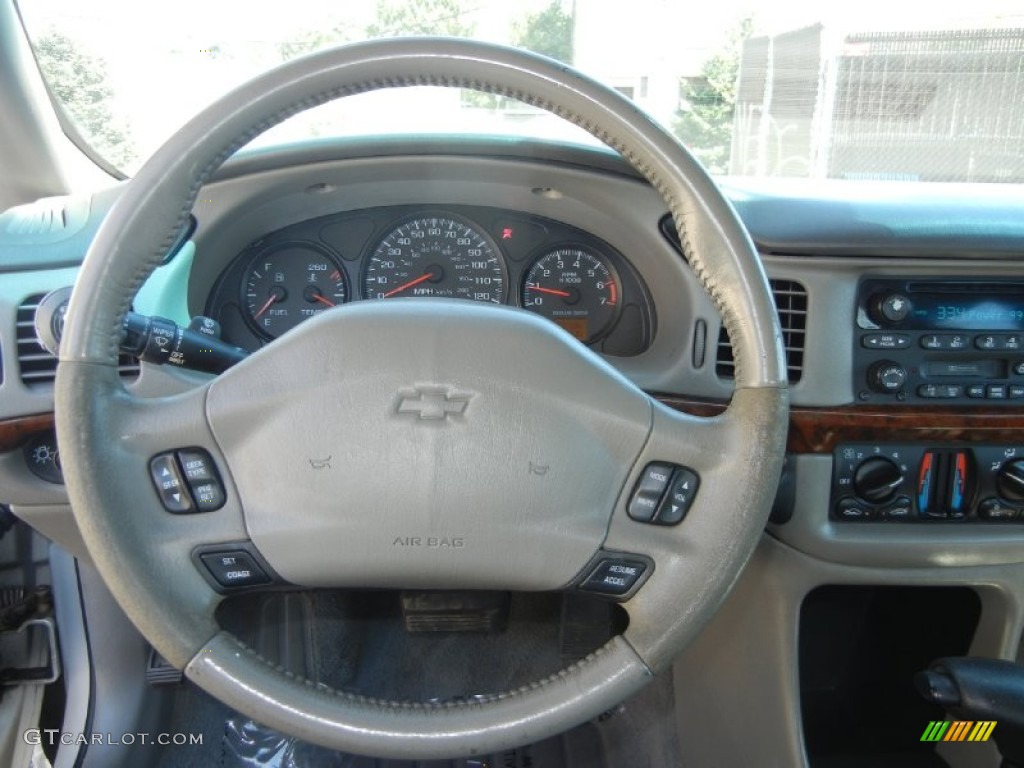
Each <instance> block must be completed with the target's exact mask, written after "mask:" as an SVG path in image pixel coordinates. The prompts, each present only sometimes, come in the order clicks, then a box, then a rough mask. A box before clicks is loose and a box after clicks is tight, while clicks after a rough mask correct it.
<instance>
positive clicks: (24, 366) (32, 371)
mask: <svg viewBox="0 0 1024 768" xmlns="http://www.w3.org/2000/svg"><path fill="white" fill-rule="evenodd" d="M45 295H46V294H43V293H39V294H36V295H35V296H29V297H28V298H27V299H25V301H23V302H22V303H21V306H20V307H18V313H17V318H16V322H17V341H18V369H19V370H20V372H21V380H22V382H24V383H25V385H26V386H28V387H32V388H37V387H48V386H50V385H52V384H53V379H54V377H55V376H56V374H57V358H55V357H54V356H53V355H51V354H50V353H49V352H47V351H46V349H45V347H43V346H42V345H41V344H40V343H39V340H38V339H37V338H36V323H35V319H36V307H38V306H39V302H40V301H41V300H42V298H43V296H45ZM118 370H119V371H120V372H121V375H122V376H125V377H135V376H138V375H139V363H138V361H137V360H135V358H133V357H129V356H128V355H121V357H120V358H119V359H118Z"/></svg>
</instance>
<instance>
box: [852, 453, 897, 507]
mask: <svg viewBox="0 0 1024 768" xmlns="http://www.w3.org/2000/svg"><path fill="white" fill-rule="evenodd" d="M902 482H903V470H901V469H900V468H899V467H898V466H896V464H895V462H893V461H891V460H889V459H886V458H882V457H881V456H872V457H871V458H870V459H867V460H866V461H863V462H861V464H860V466H859V467H857V470H856V471H855V472H854V474H853V490H854V491H855V492H856V494H857V495H858V496H860V497H861V498H862V499H864V500H866V501H874V502H883V501H888V500H889V499H891V498H892V497H893V496H895V495H896V489H897V488H899V487H900V483H902Z"/></svg>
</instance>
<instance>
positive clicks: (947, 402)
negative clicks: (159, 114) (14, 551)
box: [0, 139, 1024, 765]
mask: <svg viewBox="0 0 1024 768" xmlns="http://www.w3.org/2000/svg"><path fill="white" fill-rule="evenodd" d="M723 184H724V187H725V190H726V192H727V195H728V196H729V198H730V199H731V201H732V203H733V205H734V206H735V208H736V210H737V212H738V213H739V215H740V217H741V218H742V220H743V221H744V223H745V224H746V226H747V228H748V230H749V231H750V233H751V237H752V238H753V240H754V243H755V245H756V246H757V249H758V252H759V254H760V256H761V259H762V264H763V266H764V269H765V271H766V273H767V275H768V278H769V280H770V283H771V287H772V291H773V294H774V297H775V301H776V306H777V309H778V311H779V315H780V320H781V325H782V329H783V334H784V341H785V346H786V353H787V364H788V371H789V379H790V393H791V402H792V410H791V417H790V429H789V435H788V441H787V450H788V452H789V459H788V461H787V466H786V470H785V475H784V477H783V479H782V483H781V484H780V497H779V500H777V505H776V510H775V511H774V512H773V517H772V521H771V522H770V523H769V526H768V529H767V533H766V535H765V537H764V540H763V542H762V544H761V545H760V546H759V548H758V551H757V552H756V553H755V556H754V559H753V561H752V562H751V565H750V567H749V568H748V570H747V571H746V573H745V575H744V577H743V578H742V580H741V582H740V584H739V585H738V586H737V589H736V591H735V593H734V596H733V597H732V598H730V601H729V602H728V604H727V605H726V608H725V609H724V610H723V611H722V613H721V614H720V615H719V617H718V618H716V620H715V622H714V623H713V624H712V625H711V626H710V627H709V628H708V629H707V630H706V631H705V632H704V633H703V634H702V635H701V637H700V638H699V639H698V641H697V642H696V643H695V645H694V646H693V649H692V650H691V651H690V652H688V653H687V655H686V657H685V658H684V659H682V660H681V661H680V663H679V665H678V666H677V672H676V674H677V676H678V679H679V681H680V685H681V686H685V689H686V690H687V691H690V692H692V694H693V695H692V702H693V706H690V707H687V706H686V705H683V706H682V711H681V712H680V714H679V716H680V718H681V719H682V720H685V721H686V723H687V725H686V726H685V727H684V726H681V727H682V728H683V729H684V730H685V732H686V733H687V735H688V738H689V743H690V746H691V749H692V750H694V751H695V752H697V753H706V754H708V755H714V756H716V757H719V758H721V759H718V760H717V762H716V761H715V760H714V759H712V760H710V761H709V764H727V763H729V764H756V763H757V762H758V760H759V758H760V756H762V755H763V754H776V755H780V756H782V757H780V758H779V763H778V764H787V765H790V764H791V765H796V764H800V763H801V759H800V755H801V754H802V750H803V746H802V744H801V743H799V741H797V742H794V740H793V739H792V738H791V737H790V734H793V733H799V732H800V729H801V727H802V726H801V724H800V723H801V722H803V727H807V728H808V729H810V728H811V725H809V722H808V721H807V720H806V719H804V720H801V711H800V706H801V700H802V699H803V700H808V699H809V697H811V696H812V694H813V691H814V690H817V689H815V688H814V684H813V681H812V682H810V683H809V682H807V681H806V680H805V678H804V676H805V673H806V667H805V666H803V664H802V662H801V661H800V660H798V658H797V650H796V649H797V648H798V647H800V646H801V643H800V642H799V641H798V633H799V632H800V631H801V630H800V627H801V626H803V624H801V621H800V617H801V611H803V610H805V608H806V605H807V604H808V601H809V596H810V595H812V594H813V593H815V592H816V590H819V589H824V588H827V589H834V588H837V587H842V586H852V585H856V586H857V588H871V589H873V590H886V592H885V594H893V595H895V594H897V591H896V590H899V589H905V588H912V589H919V590H921V589H933V590H939V591H940V593H941V595H945V594H946V592H943V590H955V589H959V588H962V587H965V586H966V587H970V588H971V589H973V590H974V591H975V592H976V593H977V594H978V595H980V601H981V607H980V608H979V609H978V610H979V614H978V616H976V617H974V618H972V619H966V618H964V617H963V616H962V615H960V614H950V616H949V621H950V622H951V623H958V622H959V623H964V622H968V621H969V622H970V624H971V627H972V628H973V632H972V633H971V635H970V637H971V639H970V641H969V642H970V647H969V649H968V648H966V647H965V648H962V649H960V650H959V651H956V652H966V651H967V650H970V652H971V653H975V654H978V655H990V656H1003V657H1008V656H1013V655H1014V654H1015V653H1016V649H1017V642H1018V638H1019V637H1020V634H1021V630H1022V628H1024V554H1022V553H1024V462H1022V461H1019V460H1020V459H1021V458H1022V457H1024V439H1022V437H1021V427H1022V426H1024V407H1022V406H1024V351H1021V347H1022V345H1024V325H1022V320H1021V312H1022V310H1024V298H1022V297H1024V289H1022V288H1021V286H1022V285H1024V261H1022V259H1024V201H1022V200H1021V199H1020V196H1019V194H1017V193H1016V192H1015V190H1013V189H1001V188H997V187H994V185H990V186H989V187H986V188H984V189H979V188H978V187H957V186H955V185H925V184H913V185H909V184H900V183H885V184H872V183H855V182H838V183H835V184H831V183H821V184H818V185H813V186H808V185H807V184H796V183H793V184H790V183H788V182H786V181H785V180H765V181H748V180H725V181H724V182H723ZM117 195H118V189H117V188H114V189H111V190H108V191H106V192H103V193H100V194H97V195H94V196H90V197H88V198H68V199H59V200H50V201H42V202H41V203H39V204H36V205H35V206H34V207H33V206H29V207H25V208H23V209H21V210H18V209H15V210H13V211H8V212H6V213H4V214H2V215H0V322H2V325H0V354H2V363H3V374H4V376H3V384H2V386H0V421H2V422H3V426H2V428H0V443H2V447H3V449H4V452H0V487H2V488H3V491H4V495H5V497H6V498H4V499H3V500H2V501H4V502H6V503H9V504H11V505H12V507H13V509H14V510H15V512H16V513H17V514H19V515H20V516H21V517H23V518H24V519H25V520H27V521H29V522H31V523H32V524H33V525H34V526H35V527H36V528H38V529H39V530H40V531H42V532H44V533H45V534H46V535H48V536H49V537H50V538H51V539H53V540H54V541H57V542H59V543H61V544H62V545H63V546H65V547H66V548H67V549H69V550H70V551H72V552H74V553H76V554H80V555H84V554H85V553H84V549H83V548H82V545H81V542H80V540H79V539H78V535H77V531H76V529H75V524H74V520H73V517H72V515H71V512H70V509H69V507H68V506H67V499H66V496H65V495H64V492H63V488H62V486H61V485H60V483H59V474H56V475H54V474H51V476H50V477H49V478H47V477H44V476H43V475H42V474H41V467H43V468H44V469H47V470H48V471H49V470H52V468H53V467H52V466H51V467H48V468H47V467H46V466H45V465H46V464H47V462H49V464H50V465H53V464H55V462H56V461H57V458H56V455H55V454H56V447H55V444H53V443H52V437H51V436H52V432H51V431H50V430H52V416H51V415H50V414H51V412H52V407H53V398H52V383H51V382H52V370H53V368H54V367H55V365H54V362H53V360H52V356H51V357H49V358H47V357H46V353H45V350H41V349H40V348H38V345H35V346H33V345H34V344H35V341H34V331H33V330H32V328H33V311H34V310H33V308H34V306H35V305H34V304H33V302H38V300H39V297H41V296H42V295H43V294H45V293H48V292H49V291H51V290H54V289H57V288H62V287H65V286H69V285H72V284H73V283H74V279H75V274H76V270H77V266H78V264H79V263H80V261H81V258H82V256H83V255H84V253H85V251H86V249H87V247H88V244H89V242H90V240H91V238H92V236H93V234H94V233H95V231H96V229H97V227H98V226H99V225H100V222H101V221H102V218H103V215H104V213H105V212H106V211H107V210H108V209H109V207H110V205H111V204H112V202H113V201H114V200H115V199H116V198H117ZM193 216H194V218H195V221H196V226H195V229H194V231H193V232H192V233H191V235H190V237H189V238H188V239H187V241H186V242H184V243H180V244H178V245H177V246H175V248H174V249H172V252H171V253H169V254H168V259H167V261H166V262H165V264H164V265H163V266H161V267H159V268H158V269H157V270H156V272H155V273H154V275H153V276H152V277H151V278H150V279H149V281H148V282H147V283H146V284H145V285H144V286H143V288H142V289H141V290H140V292H139V294H138V296H137V297H136V300H135V306H134V308H135V311H137V312H139V313H141V314H145V315H153V316H162V317H167V318H169V319H171V320H173V321H175V322H177V323H178V324H180V325H187V324H188V323H189V322H190V321H191V320H192V318H193V317H195V316H197V315H203V316H206V317H209V318H212V319H213V320H214V321H216V323H217V324H218V325H219V327H220V333H221V336H222V338H223V339H224V340H226V341H228V342H230V343H232V344H235V345H238V346H241V347H244V348H245V349H247V350H255V349H257V348H258V347H260V346H263V345H266V344H269V343H272V341H273V339H275V338H277V337H280V336H281V335H283V334H286V333H288V332H289V331H290V330H291V329H293V328H295V327H296V326H297V325H299V324H300V323H301V322H303V321H304V320H305V319H306V318H309V317H313V316H315V315H316V314H319V313H322V312H327V311H333V307H336V306H338V305H345V304H349V303H352V302H360V301H378V300H387V301H392V300H394V301H397V300H403V299H405V298H406V297H408V298H426V299H428V300H429V299H430V298H431V297H448V298H462V299H465V300H470V301H482V302H490V303H498V304H505V305H508V306H511V307H517V308H519V309H521V310H522V311H527V312H534V313H538V314H540V315H542V316H544V317H546V318H547V319H549V320H550V321H551V322H553V323H555V324H557V325H559V326H560V327H561V328H562V329H563V330H564V331H566V332H567V333H569V334H570V335H572V336H573V337H575V338H576V340H577V342H578V343H580V344H586V345H588V346H590V347H591V348H592V349H593V350H594V351H595V352H597V353H598V354H600V355H601V356H603V357H604V359H605V360H606V361H607V362H608V363H609V365H612V366H614V367H615V368H616V369H617V370H618V371H619V372H620V373H621V374H622V375H624V376H626V377H628V378H629V379H631V380H632V381H633V382H634V383H636V384H637V385H638V386H640V387H641V388H642V389H644V390H646V391H648V392H650V393H652V394H655V395H656V396H657V397H658V398H659V399H660V400H661V401H662V403H664V404H665V405H666V406H667V407H671V408H676V409H679V410H683V411H687V412H690V413H693V414H697V415H701V416H714V415H715V414H717V413H720V412H721V411H722V409H723V408H724V407H725V404H726V403H727V402H728V400H729V397H730V395H731V393H732V390H733V379H732V374H733V368H732V354H731V348H730V344H729V339H728V336H727V335H726V334H725V333H724V331H723V330H722V323H721V320H720V318H719V316H718V312H717V310H716V308H715V307H714V305H713V303H712V302H711V300H710V299H709V298H708V297H707V295H706V294H705V293H704V291H703V288H702V287H701V284H700V281H699V279H698V278H697V276H696V275H695V274H694V272H693V270H692V269H691V268H690V266H689V265H688V264H687V262H686V259H685V257H684V255H683V253H682V251H681V249H680V247H679V243H678V239H677V238H676V236H675V234H674V233H673V232H672V229H671V227H670V226H667V225H666V207H665V205H664V203H663V201H662V200H661V199H660V197H659V195H658V194H657V193H656V192H655V191H654V190H652V189H651V188H650V187H649V186H648V185H647V184H646V183H644V182H643V181H642V180H641V179H640V178H638V176H637V175H636V174H635V173H634V172H633V171H632V170H631V169H630V168H629V167H628V166H627V165H626V164H625V163H624V162H623V161H622V160H620V159H619V158H618V157H617V156H614V155H612V154H610V153H608V152H604V151H600V150H596V149H590V148H583V147H574V146H565V145H553V144H543V143H533V142H523V141H508V140H483V139H481V140H467V141H458V142H454V141H447V140H443V139H438V140H431V139H422V140H397V141H385V140H380V141H349V142H345V143H344V144H340V145H338V144H331V143H327V142H324V143H314V144H310V145H306V146H297V147H293V148H290V149H283V150H277V151H265V150H264V151H254V152H250V153H248V154H246V155H241V156H238V157H236V158H234V159H233V160H231V161H230V162H229V163H228V164H226V165H225V166H224V167H223V168H222V169H221V171H220V172H219V173H218V174H217V175H216V177H215V178H214V180H213V181H212V182H210V183H209V184H208V185H207V186H206V187H205V188H204V189H203V191H202V193H201V194H200V196H199V199H198V202H197V203H196V205H195V208H194V210H193ZM54 222H55V223H54ZM955 337H956V338H955ZM40 371H42V373H41V374H40V373H39V372H40ZM125 374H126V380H127V381H128V382H129V386H131V387H134V388H136V389H137V390H138V391H140V392H142V393H153V394H155V395H159V394H169V393H174V392H178V391H181V390H182V389H185V388H187V387H188V386H190V385H193V384H194V383H195V382H196V381H199V380H201V375H200V374H193V373H184V372H180V371H175V370H172V369H170V368H169V367H162V368H160V367H155V366H151V365H148V364H143V365H142V366H140V367H126V371H125ZM47 440H50V441H51V442H49V443H48V442H47ZM42 448H45V449H46V450H42ZM58 468H59V467H58ZM742 472H743V468H742V467H737V468H736V473H737V478H738V479H741V478H742ZM872 594H874V593H872ZM898 594H900V595H902V594H903V593H898ZM915 594H922V593H920V592H918V593H915ZM906 599H907V600H908V601H910V602H912V599H916V598H910V597H908V598H906ZM900 600H903V598H902V597H901V598H900ZM838 604H839V603H831V604H830V605H831V608H830V610H833V609H834V610H839V609H838V608H836V607H835V606H836V605H838ZM904 607H905V606H904V605H903V603H899V604H898V606H897V610H896V612H897V613H899V612H900V610H902V609H903V608H904ZM850 610H851V611H854V610H855V608H851V609H850ZM836 615H837V616H839V618H838V619H836V623H837V625H841V624H842V621H841V619H842V618H843V616H844V615H845V614H842V615H840V614H836ZM940 635H942V633H941V632H939V633H935V634H934V637H933V636H931V635H930V636H928V637H922V636H920V635H918V634H915V633H914V631H912V630H911V629H909V628H908V629H907V633H906V636H905V637H903V636H895V635H893V636H892V637H888V638H887V636H886V635H885V632H884V631H883V630H879V635H878V637H872V638H870V640H871V643H874V645H872V647H877V648H881V647H883V646H884V645H885V643H886V642H891V643H892V646H893V648H894V649H895V650H894V655H897V656H898V655H900V654H901V653H902V652H903V651H904V650H907V649H909V648H910V647H911V646H913V650H914V653H915V654H920V653H924V654H929V653H933V654H939V653H941V652H946V651H945V649H944V646H943V647H940V645H939V644H938V640H936V639H935V637H939V636H940ZM751 637H757V638H758V642H757V643H754V644H752V643H751V642H750V641H749V638H751ZM841 640H842V638H839V639H838V640H835V642H833V641H832V640H829V641H828V642H824V641H822V640H821V638H809V639H805V641H804V642H803V646H802V647H803V648H809V647H817V645H816V644H820V645H822V646H828V648H829V649H831V650H832V651H834V650H835V648H836V647H838V646H837V645H836V643H839V642H840V641H841ZM830 643H832V644H831V645H830ZM829 652H831V651H829ZM801 653H803V651H801ZM851 653H852V651H851ZM822 654H824V655H827V654H826V651H825V650H822ZM824 655H823V656H822V658H824ZM872 658H873V657H872ZM915 658H916V657H915ZM818 661H820V659H819V660H818ZM846 661H847V659H846V658H845V657H843V658H840V659H838V660H836V662H835V663H836V664H837V666H839V667H841V666H842V665H843V664H844V663H845V662H846ZM723 670H727V673H728V674H729V675H733V676H735V678H736V679H744V680H746V681H748V685H744V686H728V687H727V688H728V690H726V689H724V688H723V686H721V685H720V680H721V675H722V674H725V672H723ZM819 682H820V681H819ZM826 682H828V681H827V680H826ZM822 685H824V683H822ZM826 687H827V686H826ZM681 689H682V688H681ZM709 700H710V701H712V702H713V705H712V706H706V705H705V703H706V702H707V701H709ZM896 700H899V701H902V700H901V699H896V698H894V701H896ZM768 701H771V702H773V703H774V706H772V707H767V708H766V707H764V703H765V702H768ZM766 710H770V711H768V712H767V713H766ZM716 711H717V712H723V711H728V712H732V713H735V714H736V716H737V717H743V715H744V714H745V713H746V714H749V717H748V718H746V720H747V721H748V722H755V721H756V722H758V723H760V725H759V726H758V728H759V729H760V730H759V732H758V733H757V734H756V738H754V737H752V738H749V739H745V740H735V739H734V738H731V737H730V736H729V729H730V728H731V727H732V725H730V723H723V722H721V720H720V719H716V718H715V717H713V713H714V712H716ZM866 711H867V710H866ZM871 711H875V710H874V709H871ZM727 719H728V718H727ZM723 745H728V746H723ZM723 750H724V752H728V753H729V758H728V759H726V758H725V757H723Z"/></svg>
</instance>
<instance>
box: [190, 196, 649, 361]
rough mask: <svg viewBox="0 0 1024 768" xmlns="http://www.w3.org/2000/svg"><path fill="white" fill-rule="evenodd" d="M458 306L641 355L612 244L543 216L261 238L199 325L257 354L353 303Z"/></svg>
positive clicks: (353, 221) (340, 216)
mask: <svg viewBox="0 0 1024 768" xmlns="http://www.w3.org/2000/svg"><path fill="white" fill-rule="evenodd" d="M426 297H440V298H456V299H464V300H469V301H482V302H488V303H493V304H506V305H509V306H516V307H521V308H523V309H525V310H527V311H530V312H534V313H537V314H539V315H541V316H542V317H545V318H547V319H549V320H551V321H552V322H554V323H555V324H557V325H559V326H560V327H562V328H563V329H564V330H566V331H567V332H568V333H570V334H571V335H572V336H574V337H575V338H576V339H578V340H579V341H580V342H581V343H584V344H586V345H588V346H591V347H592V348H594V349H596V350H598V351H600V352H603V353H605V354H609V355H616V356H621V357H629V356H634V355H639V354H642V353H643V351H644V350H645V349H646V348H647V347H648V346H649V345H650V339H651V336H652V335H653V332H654V314H653V312H652V308H651V304H650V300H649V297H648V292H647V289H646V287H645V286H644V284H643V282H642V281H641V280H640V278H639V277H638V276H637V273H636V271H635V269H634V268H633V266H632V264H631V263H630V262H629V261H628V260H627V259H626V258H625V257H624V256H623V255H622V254H621V253H620V252H619V251H618V250H617V249H615V248H614V247H612V246H611V245H609V244H608V243H607V242H604V241H602V240H601V239H599V238H597V237H594V236H593V235H592V234H590V233H588V232H586V231H584V230H582V229H579V228H576V227H571V226H567V225H565V224H563V223H561V222H558V221H555V220H552V219H548V218H545V217H541V216H537V215H533V214H525V213H522V212H519V211H509V210H504V209H499V208H484V207H479V206H444V207H437V206H387V207H381V208H372V209H363V210H357V211H348V212H344V213H337V214H333V215H328V216H322V217H318V218H315V219H311V220H308V221H303V222H299V223H297V224H293V225H291V226H288V227H284V228H282V229H279V230H277V231H275V232H269V233H265V234H262V235H260V236H259V237H258V238H257V239H256V240H255V241H253V242H252V243H250V244H249V245H247V246H246V247H245V248H243V250H242V252H241V253H239V254H238V256H237V258H236V259H235V260H234V261H232V262H231V264H230V265H229V266H228V267H227V269H226V270H225V271H224V272H223V273H222V274H221V276H220V278H219V279H218V280H217V282H216V285H215V286H214V289H213V290H212V292H211V294H210V297H209V299H208V300H207V303H206V313H205V314H206V315H207V316H209V317H211V318H213V319H214V320H215V321H216V322H218V323H219V325H220V327H221V329H222V336H223V338H224V339H225V340H227V341H230V342H231V343H234V344H236V345H238V346H241V347H243V348H246V349H253V348H255V347H258V346H260V345H262V344H264V343H266V342H268V341H270V340H273V339H274V338H277V337H278V336H280V335H281V334H282V333H285V332H287V331H288V330H291V329H292V328H294V327H295V326H297V325H298V324H299V323H300V322H302V321H303V320H305V319H307V318H310V317H313V316H315V315H317V314H321V313H323V312H325V311H328V310H329V309H331V308H333V307H335V306H337V305H341V304H344V303H346V302H349V301H359V300H364V299H369V300H379V299H395V298H426Z"/></svg>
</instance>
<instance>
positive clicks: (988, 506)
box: [978, 498, 1020, 520]
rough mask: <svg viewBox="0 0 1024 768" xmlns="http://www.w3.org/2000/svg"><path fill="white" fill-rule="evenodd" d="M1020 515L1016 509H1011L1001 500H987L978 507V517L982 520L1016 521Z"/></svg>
mask: <svg viewBox="0 0 1024 768" xmlns="http://www.w3.org/2000/svg"><path fill="white" fill-rule="evenodd" d="M1018 514H1020V512H1019V510H1018V509H1017V508H1016V507H1011V506H1010V505H1009V504H1007V503H1006V502H1004V501H1002V500H1001V499H996V498H991V499H985V500H984V501H983V502H981V504H980V505H979V506H978V517H979V518H981V519H982V520H1014V519H1016V517H1017V515H1018Z"/></svg>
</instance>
